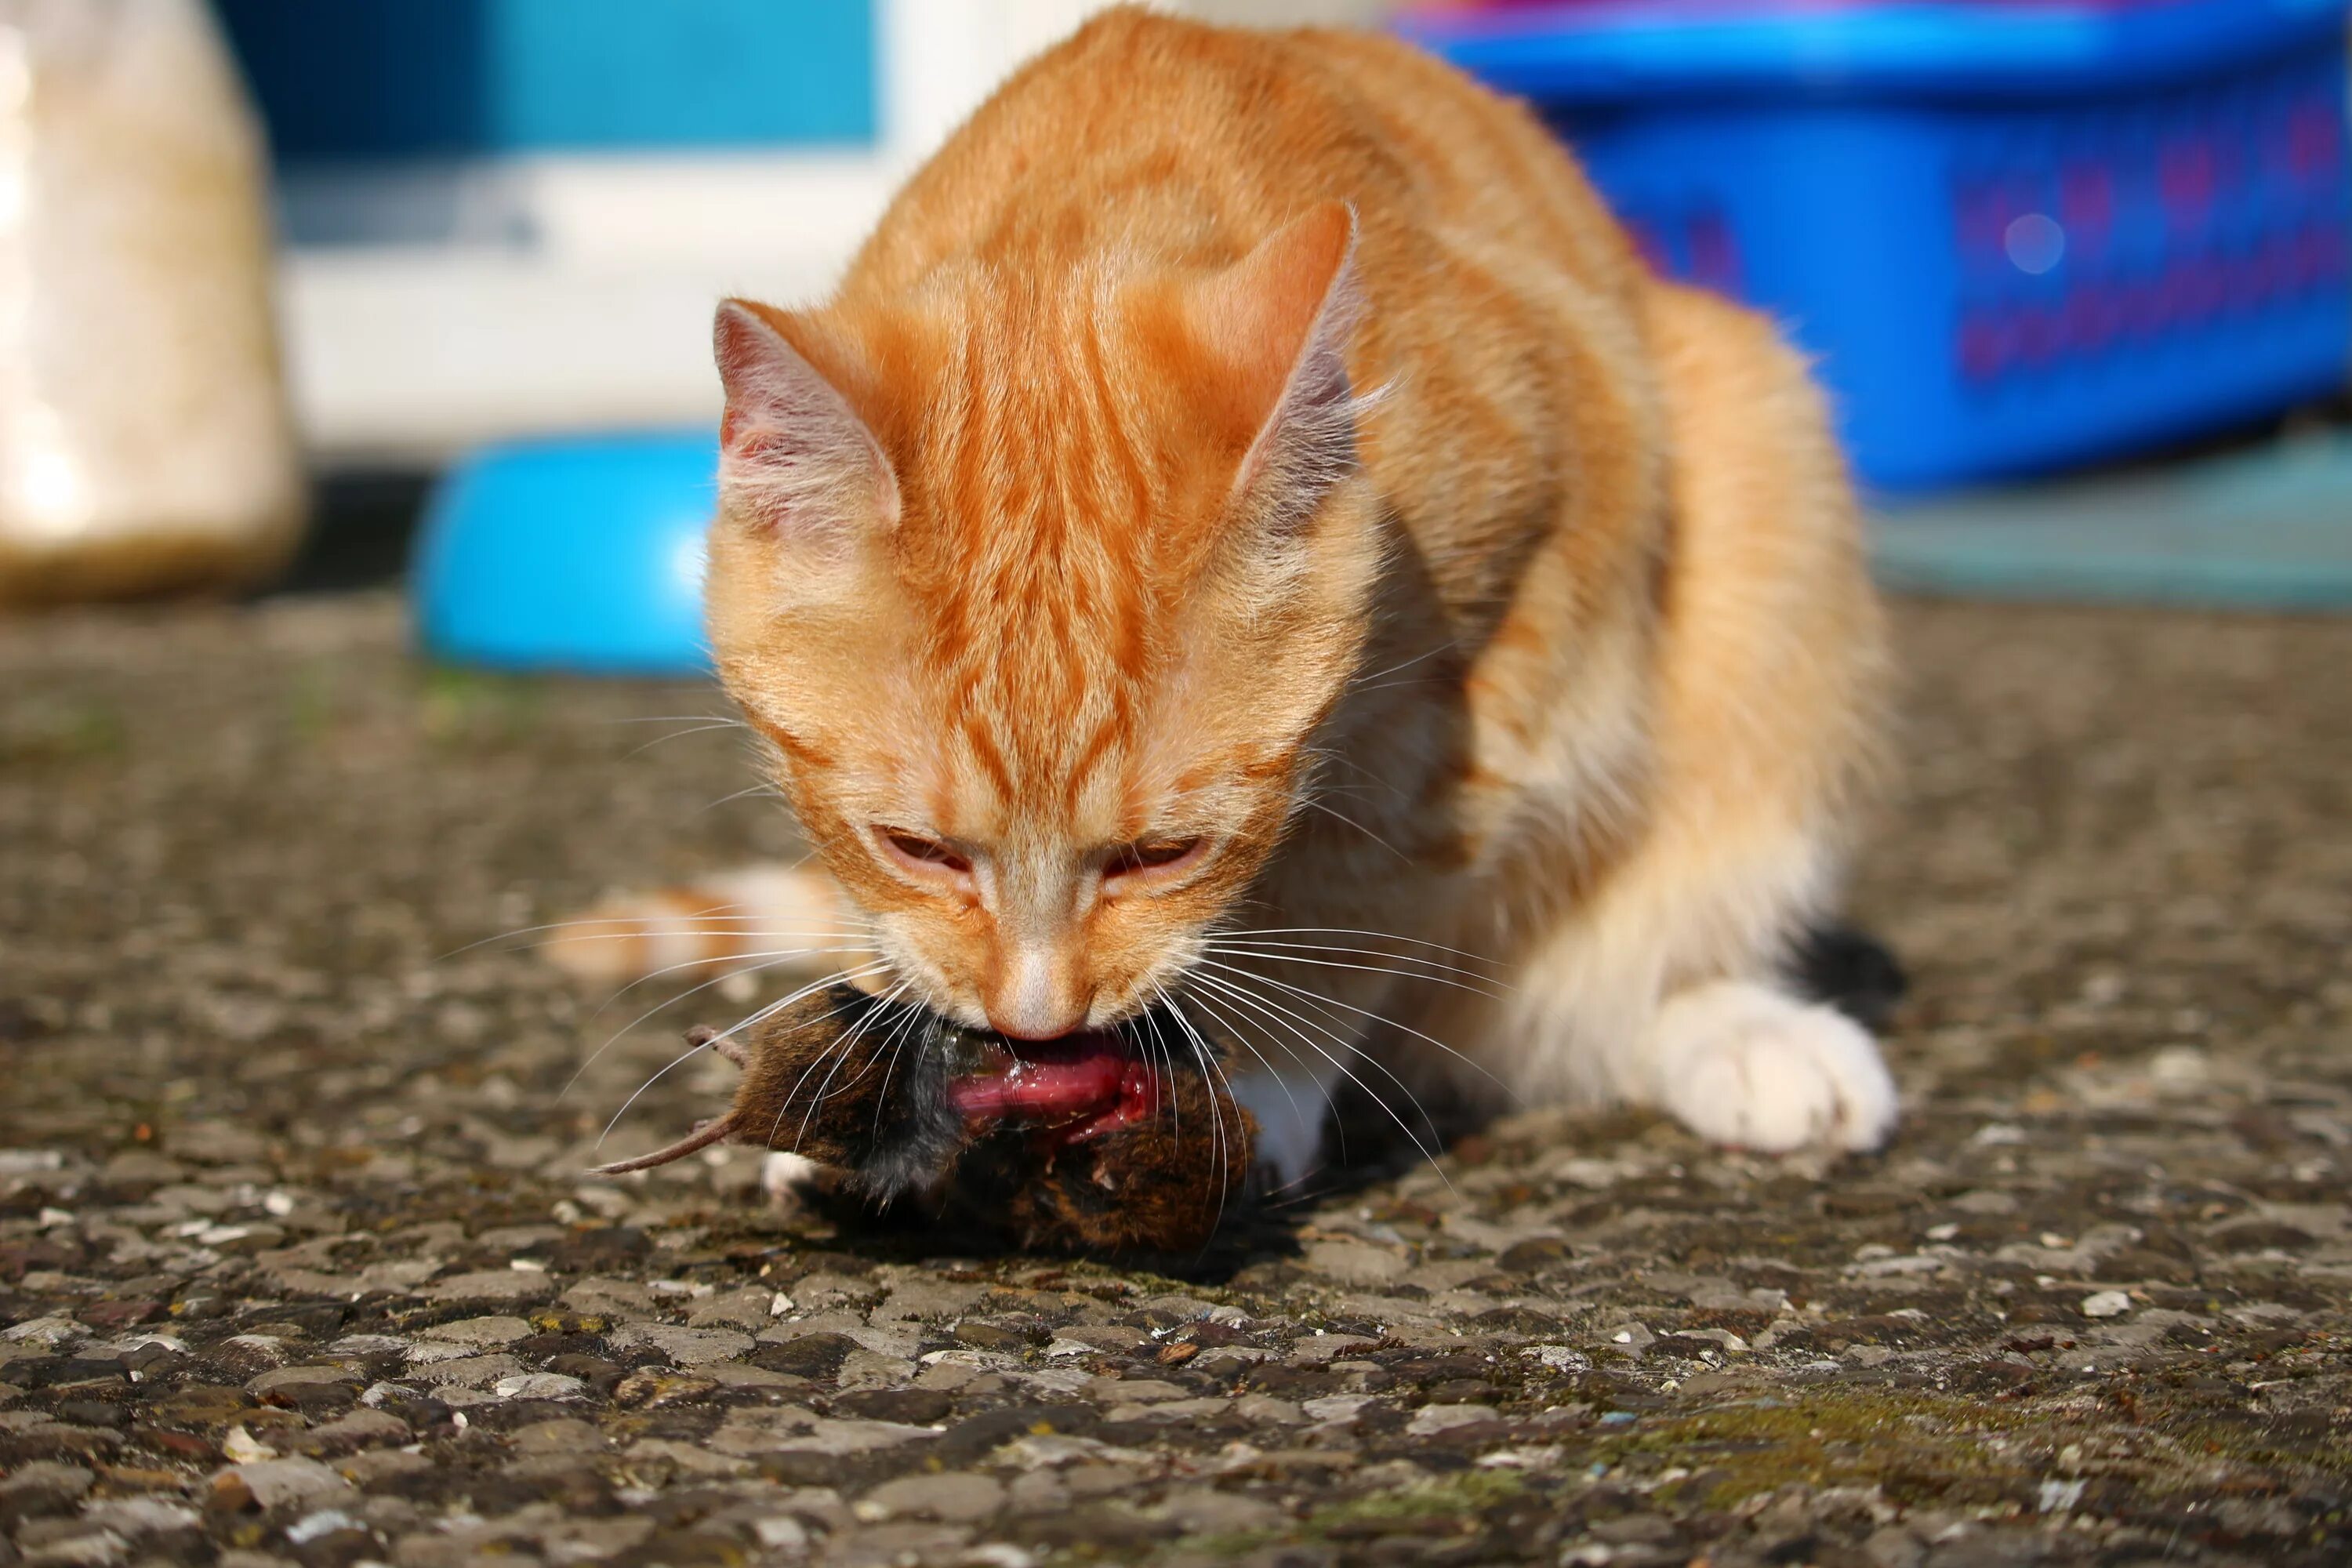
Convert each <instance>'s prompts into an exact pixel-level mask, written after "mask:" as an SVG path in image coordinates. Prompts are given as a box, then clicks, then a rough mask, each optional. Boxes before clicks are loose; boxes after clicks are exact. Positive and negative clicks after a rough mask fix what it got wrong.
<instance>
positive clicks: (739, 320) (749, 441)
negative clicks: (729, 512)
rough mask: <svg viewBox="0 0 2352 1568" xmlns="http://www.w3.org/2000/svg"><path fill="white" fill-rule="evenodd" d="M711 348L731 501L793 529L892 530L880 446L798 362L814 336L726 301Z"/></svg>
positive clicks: (722, 468)
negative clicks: (862, 525) (864, 519)
mask: <svg viewBox="0 0 2352 1568" xmlns="http://www.w3.org/2000/svg"><path fill="white" fill-rule="evenodd" d="M712 338H713V346H714V348H715V350H716V353H717V358H718V361H719V378H720V380H721V381H723V382H724V383H725V384H726V388H727V411H726V413H725V414H724V415H723V416H720V419H719V480H720V484H721V486H722V487H723V488H724V489H725V490H726V492H727V494H728V496H729V499H730V500H731V501H733V502H735V503H736V504H738V505H740V506H743V507H745V508H748V509H749V510H751V512H752V513H754V514H755V515H757V516H758V517H759V518H760V519H761V521H765V522H768V523H770V524H772V525H775V526H784V525H788V524H789V525H790V526H792V527H793V528H795V529H799V528H803V527H807V526H825V525H832V526H845V525H847V524H849V523H851V522H853V521H856V519H857V518H858V517H859V516H860V515H861V514H864V515H869V516H872V517H874V518H876V519H877V521H881V522H883V523H885V524H887V523H888V522H890V521H895V519H896V517H897V510H898V485H897V481H896V479H894V477H893V476H892V474H891V472H890V466H889V463H888V462H887V460H886V459H885V458H884V457H883V455H882V448H881V446H880V444H879V443H878V442H877V441H876V440H875V438H874V434H873V432H872V431H871V430H869V429H868V428H867V427H866V423H865V421H864V420H862V419H860V418H859V417H858V416H857V415H856V412H855V411H854V410H853V409H852V408H851V407H850V405H849V401H848V399H847V398H845V397H844V396H843V395H842V394H841V391H840V389H839V388H837V387H836V386H835V385H834V384H833V383H832V382H831V381H829V380H827V379H826V377H825V376H824V374H822V373H821V372H819V371H818V369H817V368H816V366H815V365H814V364H813V363H811V362H810V359H809V357H808V355H807V353H805V352H804V349H803V344H804V343H805V344H808V345H810V346H814V343H815V342H816V341H817V334H816V333H815V331H814V329H813V328H811V327H810V326H809V324H808V323H806V322H804V321H802V320H801V319H800V318H798V317H795V316H793V315H791V314H789V313H787V312H785V311H781V310H769V309H767V308H766V307H763V306H756V305H749V304H746V303H744V302H742V301H740V300H728V301H727V302H726V303H725V304H723V305H721V306H719V316H718V320H717V321H716V322H715V323H714V324H713V329H712ZM795 339H798V340H800V341H799V342H795Z"/></svg>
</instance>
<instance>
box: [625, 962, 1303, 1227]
mask: <svg viewBox="0 0 2352 1568" xmlns="http://www.w3.org/2000/svg"><path fill="white" fill-rule="evenodd" d="M1155 1026H1156V1027H1155ZM687 1038H688V1041H689V1042H690V1043H691V1044H693V1045H695V1046H697V1047H700V1046H706V1045H707V1046H709V1047H710V1048H711V1049H713V1050H715V1051H717V1052H718V1053H719V1055H721V1056H723V1057H725V1058H728V1059H729V1060H730V1061H732V1062H734V1063H735V1064H736V1065H737V1066H739V1067H740V1068H742V1069H743V1081H742V1083H741V1084H740V1086H739V1087H738V1088H737V1089H736V1091H735V1103H734V1106H733V1108H732V1109H730V1110H729V1111H728V1112H727V1114H726V1115H724V1116H721V1117H719V1118H718V1119H717V1120H716V1121H709V1122H706V1123H704V1124H703V1125H702V1126H701V1127H699V1128H698V1129H697V1130H696V1131H694V1132H693V1133H692V1134H690V1135H689V1136H688V1137H686V1138H683V1139H680V1140H679V1141H678V1142H676V1143H673V1144H671V1145H669V1147H667V1148H666V1149H660V1150H656V1152H653V1153H651V1154H646V1155H643V1156H641V1157H639V1158H637V1159H635V1160H623V1161H619V1162H616V1163H613V1164H610V1165H603V1166H599V1167H597V1173H598V1174H604V1175H609V1174H615V1173H620V1172H624V1171H641V1170H645V1169H647V1168H649V1167H651V1166H654V1165H663V1164H667V1163H669V1162H671V1161H672V1160H677V1159H682V1158H683V1157H685V1156H686V1155H688V1154H691V1153H693V1152H695V1151H697V1150H698V1149H704V1148H708V1147H709V1146H710V1145H711V1144H714V1143H719V1142H729V1143H747V1144H750V1145H751V1146H753V1147H755V1148H766V1149H779V1150H784V1151H788V1152H793V1153H797V1154H800V1155H803V1156H805V1157H806V1158H808V1159H811V1160H814V1161H815V1162H816V1163H819V1164H821V1165H824V1166H829V1167H831V1168H833V1169H835V1170H836V1171H838V1172H840V1173H842V1174H843V1175H844V1177H845V1181H846V1184H847V1185H849V1186H850V1187H852V1188H854V1189H855V1190H856V1192H857V1193H859V1194H861V1195H863V1196H864V1197H866V1198H867V1199H869V1200H870V1201H872V1202H874V1203H876V1204H880V1205H887V1204H890V1203H894V1202H898V1201H903V1200H909V1199H911V1200H915V1201H919V1202H922V1203H924V1204H926V1205H929V1206H930V1207H931V1208H932V1209H934V1210H935V1211H936V1212H938V1213H940V1214H941V1215H943V1216H950V1215H951V1216H956V1217H961V1218H964V1219H969V1220H976V1221H978V1222H980V1223H982V1224H983V1225H985V1226H988V1227H989V1228H990V1229H992V1230H993V1231H996V1232H998V1233H999V1234H1002V1235H1003V1236H1004V1237H1007V1238H1008V1239H1009V1240H1011V1241H1012V1242H1013V1243H1014V1244H1015V1245H1017V1246H1019V1247H1028V1248H1036V1249H1041V1250H1053V1251H1076V1252H1092V1253H1139V1252H1142V1253H1184V1252H1193V1251H1198V1250H1199V1249H1200V1248H1201V1247H1204V1246H1206V1245H1207V1243H1208V1241H1209V1238H1210V1237H1211V1236H1212V1235H1213V1233H1214V1232H1215V1230H1216V1227H1217V1225H1218V1222H1219V1220H1220V1219H1221V1218H1223V1216H1224V1215H1226V1214H1228V1213H1229V1212H1232V1211H1234V1210H1237V1209H1238V1208H1239V1207H1240V1206H1241V1204H1242V1200H1243V1196H1244V1190H1245V1188H1246V1187H1247V1185H1248V1180H1249V1176H1250V1173H1251V1170H1252V1166H1253V1160H1252V1151H1253V1148H1254V1145H1255V1142H1256V1138H1257V1123H1256V1122H1255V1121H1254V1120H1253V1119H1252V1118H1251V1116H1250V1114H1249V1112H1247V1111H1246V1110H1243V1109H1242V1108H1241V1106H1240V1105H1239V1104H1238V1103H1236V1102H1235V1100H1234V1098H1233V1096H1232V1094H1231V1093H1229V1092H1228V1091H1227V1089H1226V1088H1225V1085H1224V1082H1223V1067H1222V1064H1220V1063H1218V1062H1216V1061H1215V1060H1214V1058H1213V1056H1209V1055H1208V1053H1209V1052H1210V1051H1211V1050H1212V1049H1213V1047H1206V1046H1205V1044H1204V1043H1203V1044H1200V1045H1196V1044H1195V1043H1194V1040H1193V1037H1192V1036H1191V1035H1190V1034H1189V1032H1186V1031H1181V1030H1180V1028H1179V1026H1177V1025H1176V1024H1175V1023H1174V1022H1173V1021H1172V1020H1159V1019H1155V1018H1154V1017H1153V1016H1150V1015H1146V1016H1144V1017H1143V1018H1141V1019H1139V1020H1138V1021H1137V1022H1135V1023H1132V1024H1129V1026H1126V1027H1125V1028H1123V1029H1120V1030H1117V1031H1108V1030H1104V1031H1093V1032H1089V1033H1086V1034H1081V1035H1074V1036H1071V1037H1067V1038H1066V1039H1061V1040H1047V1041H1033V1040H1019V1041H1015V1040H1011V1039H1008V1038H1006V1037H1003V1036H1001V1035H997V1034H993V1033H991V1032H989V1031H986V1030H980V1029H971V1028H966V1027H964V1026H961V1025H960V1024H957V1023H955V1022H953V1021H952V1020H950V1019H947V1018H943V1017H941V1016H939V1015H938V1014H936V1013H932V1012H930V1011H929V1010H928V1009H925V1008H921V1007H916V1006H910V1005H905V1004H902V1003H886V1002H882V1001H879V1000H877V999H876V998H874V997H871V996H868V995H866V994H865V993H863V992H861V991H857V990H856V989H854V988H853V987H850V986H846V985H835V986H833V987H831V988H830V989H828V990H826V991H824V992H822V993H820V994H814V995H812V996H810V997H808V998H807V999H805V1000H804V1001H802V1002H800V1003H798V1004H796V1005H793V1006H792V1007H790V1008H787V1009H785V1010H783V1011H782V1012H780V1013H778V1014H776V1015H774V1016H772V1017H770V1018H768V1019H767V1020H765V1021H764V1022H762V1023H761V1024H760V1025H759V1026H758V1027H757V1028H756V1029H755V1030H754V1031H753V1032H752V1033H751V1034H750V1036H749V1037H748V1038H749V1043H748V1044H744V1043H740V1042H738V1041H736V1040H735V1039H733V1038H731V1037H729V1036H726V1035H721V1034H719V1033H717V1032H716V1031H713V1030H709V1029H695V1030H691V1031H689V1032H688V1037H687ZM1204 1058H1206V1059H1204Z"/></svg>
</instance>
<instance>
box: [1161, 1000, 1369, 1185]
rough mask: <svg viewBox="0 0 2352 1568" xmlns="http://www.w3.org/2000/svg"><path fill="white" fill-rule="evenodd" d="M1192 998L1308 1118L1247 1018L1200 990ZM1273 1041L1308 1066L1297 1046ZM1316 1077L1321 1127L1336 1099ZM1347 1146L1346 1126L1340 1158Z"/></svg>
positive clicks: (1341, 1135)
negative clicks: (1240, 1017)
mask: <svg viewBox="0 0 2352 1568" xmlns="http://www.w3.org/2000/svg"><path fill="white" fill-rule="evenodd" d="M1192 1001H1193V1002H1194V1003H1195V1004H1197V1005H1199V1006H1200V1008H1201V1009H1202V1011H1203V1012H1205V1013H1207V1014H1208V1015H1209V1016H1210V1017H1211V1018H1212V1019H1213V1020H1214V1021H1215V1022H1216V1023H1217V1024H1219V1025H1220V1026H1223V1028H1224V1030H1225V1031H1226V1032H1227V1033H1228V1034H1230V1035H1232V1036H1233V1037H1234V1040H1235V1042H1236V1043H1238V1044H1240V1045H1243V1046H1245V1047H1248V1049H1249V1053H1250V1055H1252V1056H1253V1057H1255V1058H1257V1061H1258V1066H1259V1067H1260V1068H1262V1069H1263V1070H1264V1071H1265V1072H1267V1073H1269V1074H1271V1075H1272V1076H1273V1079H1274V1084H1275V1087H1276V1089H1280V1090H1282V1098H1283V1099H1284V1100H1287V1101H1288V1102H1289V1104H1290V1114H1291V1115H1292V1116H1294V1117H1296V1118H1297V1120H1298V1121H1300V1122H1302V1123H1303V1122H1305V1121H1306V1120H1307V1116H1306V1112H1305V1111H1303V1110H1300V1109H1299V1105H1298V1096H1297V1094H1296V1093H1294V1092H1292V1090H1291V1087H1290V1079H1289V1077H1288V1075H1286V1074H1285V1073H1284V1072H1282V1071H1281V1070H1280V1069H1278V1068H1276V1067H1275V1065H1274V1063H1273V1062H1271V1061H1270V1060H1268V1059H1267V1058H1266V1054H1265V1047H1264V1046H1262V1045H1261V1044H1260V1043H1259V1042H1257V1041H1255V1040H1252V1039H1251V1038H1250V1037H1249V1035H1250V1031H1249V1029H1248V1028H1247V1027H1246V1021H1245V1020H1244V1021H1240V1022H1237V1021H1236V1020H1235V1019H1234V1016H1232V1015H1231V1014H1229V1013H1227V1012H1226V1011H1225V1010H1224V1009H1223V1008H1222V1007H1219V1006H1217V1005H1214V1004H1213V1003H1212V1002H1211V1001H1210V1000H1209V998H1208V997H1206V996H1203V995H1202V994H1200V993H1198V992H1195V993H1193V994H1192ZM1271 1043H1272V1044H1274V1045H1276V1046H1277V1047H1280V1049H1281V1051H1282V1054H1283V1055H1284V1056H1285V1057H1286V1058H1289V1059H1290V1061H1291V1062H1292V1063H1293V1064H1294V1065H1296V1066H1298V1067H1306V1066H1307V1061H1306V1058H1303V1057H1301V1056H1300V1055H1299V1054H1298V1052H1297V1049H1296V1048H1294V1047H1290V1046H1286V1045H1283V1044H1282V1042H1281V1041H1279V1040H1276V1041H1273V1042H1271ZM1309 1073H1310V1076H1311V1074H1312V1069H1311V1068H1309ZM1314 1081H1315V1083H1316V1085H1317V1089H1318V1092H1320V1093H1321V1094H1322V1096H1323V1112H1324V1114H1323V1116H1322V1117H1321V1118H1319V1119H1318V1121H1317V1122H1316V1125H1317V1126H1318V1127H1320V1126H1321V1125H1322V1124H1323V1122H1324V1121H1328V1120H1329V1119H1330V1116H1329V1113H1330V1110H1331V1107H1332V1104H1333V1101H1332V1099H1331V1091H1330V1090H1329V1089H1323V1088H1322V1087H1321V1083H1322V1080H1321V1079H1319V1078H1317V1079H1314ZM1347 1150H1348V1135H1347V1132H1346V1130H1345V1129H1342V1130H1341V1131H1340V1133H1339V1158H1340V1160H1341V1161H1342V1162H1343V1163H1344V1162H1345V1161H1346V1159H1347V1157H1348V1152H1347Z"/></svg>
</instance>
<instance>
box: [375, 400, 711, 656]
mask: <svg viewBox="0 0 2352 1568" xmlns="http://www.w3.org/2000/svg"><path fill="white" fill-rule="evenodd" d="M718 467H719V447H718V441H717V438H716V437H714V436H713V435H711V434H710V433H709V432H692V433H688V432H679V433H677V434H670V435H646V436H601V437H589V438H581V439H573V440H561V441H531V442H517V443H512V444H509V445H503V446H497V447H486V448H484V449H483V450H482V451H480V452H478V453H476V454H475V455H474V456H473V457H471V458H467V459H466V460H465V461H464V462H462V463H460V464H459V465H458V466H457V468H454V469H452V470H451V471H450V473H449V474H448V475H447V476H446V478H444V479H442V481H441V483H440V485H439V486H438V487H437V488H436V490H435V491H434V494H433V499H432V501H431V503H430V504H429V506H428V507H427V509H426V511H425V533H424V538H423V540H422V541H421V542H420V543H419V545H418V547H417V553H416V564H415V574H414V583H415V614H416V625H417V635H418V637H419V639H420V640H421V641H422V643H423V644H424V647H425V650H426V651H427V652H428V653H430V654H431V655H432V656H433V657H434V658H440V659H446V660H448V661H450V662H452V663H457V664H470V665H483V666H488V667H490V668H499V669H534V670H548V669H564V670H578V671H583V672H587V673H593V674H601V675H698V674H702V673H706V672H708V671H709V668H710V658H709V650H708V648H707V647H705V646H704V642H703V635H702V570H703V532H704V530H705V529H706V528H708V527H709V521H710V512H711V507H712V504H713V500H714V497H715V493H716V492H715V489H714V485H713V478H714V476H715V475H716V473H717V471H718Z"/></svg>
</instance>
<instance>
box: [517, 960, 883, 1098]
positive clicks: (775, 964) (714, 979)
mask: <svg viewBox="0 0 2352 1568" xmlns="http://www.w3.org/2000/svg"><path fill="white" fill-rule="evenodd" d="M867 951H869V950H868V949H866V948H865V947H863V946H859V947H828V948H786V949H781V950H778V951H777V952H766V953H757V952H755V953H749V954H746V955H744V956H745V957H746V958H748V959H751V960H758V961H760V962H753V963H741V964H740V965H739V966H738V967H736V968H733V969H730V970H729V971H728V972H727V973H724V974H714V975H712V976H711V977H710V978H709V979H708V980H706V981H704V982H702V983H701V984H698V985H693V986H689V987H688V988H687V989H686V990H684V991H681V992H679V993H678V994H677V995H675V996H669V997H665V998H664V999H663V1000H661V1001H659V1002H657V1003H656V1004H655V1005H652V1006H651V1007H648V1008H646V1010H645V1011H644V1012H642V1013H640V1014H638V1015H637V1016H635V1017H634V1018H632V1019H630V1020H629V1021H628V1022H627V1023H625V1024H624V1025H622V1026H620V1027H619V1028H618V1029H615V1030H614V1031H613V1033H612V1034H611V1035H610V1036H608V1037H606V1038H605V1041H604V1044H603V1045H601V1046H598V1047H596V1048H595V1049H594V1050H593V1051H591V1052H589V1053H588V1059H587V1060H586V1061H583V1062H582V1063H581V1064H580V1065H579V1066H578V1067H576V1068H573V1069H572V1076H571V1077H570V1078H568V1079H564V1081H563V1088H562V1089H560V1090H559V1091H557V1094H556V1097H555V1098H556V1099H557V1100H562V1098H563V1097H564V1096H565V1095H567V1094H569V1093H571V1092H572V1085H573V1084H576V1083H578V1082H579V1081H580V1077H581V1075H582V1074H583V1073H584V1072H586V1071H587V1070H588V1069H589V1068H592V1067H593V1066H594V1065H595V1064H596V1058H599V1057H601V1056H603V1055H604V1053H605V1052H606V1051H607V1050H609V1049H611V1048H612V1047H613V1045H614V1042H616V1041H618V1040H619V1039H621V1037H624V1036H625V1035H626V1034H628V1033H629V1031H631V1030H632V1029H635V1028H636V1027H638V1026H640V1025H642V1024H644V1023H645V1022H646V1020H647V1019H649V1018H652V1017H655V1016H657V1015H659V1014H662V1013H666V1012H667V1011H668V1010H669V1009H670V1008H672V1007H675V1006H677V1005H678V1004H679V1003H681V1002H684V1001H688V1000H689V999H690V998H692V997H695V996H698V995H700V994H702V993H703V992H705V991H708V990H709V989H710V988H711V987H712V986H714V985H724V984H727V983H728V982H729V981H730V980H734V979H737V978H738V977H740V976H742V975H747V974H758V973H763V972H764V971H767V970H770V969H776V968H781V967H782V964H783V963H784V962H785V960H787V959H790V958H797V957H803V956H814V955H816V954H818V953H840V952H867ZM673 967H690V966H686V965H677V966H673ZM638 984H643V982H641V981H632V982H630V984H628V985H625V986H623V987H622V988H621V989H620V990H618V991H616V992H614V994H612V995H611V996H610V997H608V998H607V999H606V1000H605V1002H604V1005H603V1006H600V1007H598V1008H597V1009H596V1011H595V1012H593V1013H591V1014H590V1015H589V1017H590V1018H591V1019H592V1020H593V1019H595V1018H597V1017H601V1016H603V1015H604V1008H605V1007H610V1006H611V1005H613V1004H614V1003H615V1002H617V1001H619V1000H620V999H621V998H622V997H623V996H625V995H626V994H628V993H629V991H630V990H631V989H632V988H633V987H635V985H638Z"/></svg>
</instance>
